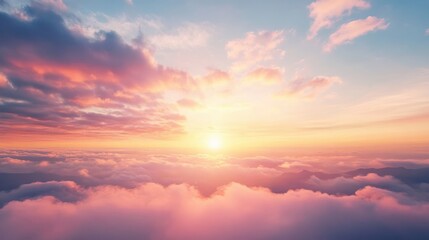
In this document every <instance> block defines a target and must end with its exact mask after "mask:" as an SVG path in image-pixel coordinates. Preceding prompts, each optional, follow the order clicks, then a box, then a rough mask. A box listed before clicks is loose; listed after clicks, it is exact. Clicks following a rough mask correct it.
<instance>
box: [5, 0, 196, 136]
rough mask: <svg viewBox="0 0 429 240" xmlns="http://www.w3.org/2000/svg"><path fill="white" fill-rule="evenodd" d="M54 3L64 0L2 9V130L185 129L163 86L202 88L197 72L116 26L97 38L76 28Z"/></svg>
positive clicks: (48, 133)
mask: <svg viewBox="0 0 429 240" xmlns="http://www.w3.org/2000/svg"><path fill="white" fill-rule="evenodd" d="M42 3H43V4H42ZM48 3H49V4H54V3H55V4H60V3H62V1H38V2H32V4H31V5H29V6H27V8H25V9H26V10H25V11H27V14H29V15H31V18H28V19H21V18H17V17H16V16H14V15H13V14H3V15H2V16H1V18H2V19H1V21H2V22H4V25H2V26H3V29H2V38H1V39H0V51H1V52H2V56H1V58H2V61H1V64H0V68H1V70H2V71H1V74H0V101H1V102H2V108H1V110H0V117H1V118H2V119H3V120H4V121H3V122H2V126H0V128H2V129H1V131H2V133H4V134H10V135H11V136H18V135H20V136H22V135H27V136H28V135H39V136H40V135H44V136H54V135H64V134H73V135H75V136H78V135H80V133H81V131H83V132H85V133H84V134H85V135H87V136H94V135H99V134H104V135H110V136H112V137H115V136H120V135H128V134H147V133H154V132H156V133H160V134H177V133H182V132H183V127H182V124H183V121H184V120H185V118H184V116H180V114H179V113H178V112H177V109H174V108H172V107H171V105H170V104H169V103H168V102H167V101H166V100H165V99H164V97H163V94H164V92H165V91H178V92H182V93H187V94H190V93H191V92H194V91H196V90H197V85H196V82H195V81H194V79H193V78H192V77H191V76H190V75H189V74H187V73H186V72H184V71H180V70H176V69H173V68H169V67H166V66H163V65H161V64H158V63H157V62H156V61H155V60H154V58H153V56H152V53H151V51H150V50H149V49H148V48H147V47H145V46H139V47H135V46H133V45H130V44H128V43H126V42H125V41H124V40H123V39H122V38H121V36H119V35H118V34H116V33H115V32H106V31H104V32H100V33H99V34H98V35H97V36H96V38H89V37H87V36H85V35H83V34H81V33H79V32H75V31H72V30H71V29H70V28H69V26H68V25H67V24H66V20H67V19H66V16H63V15H62V14H59V13H56V11H59V10H58V9H56V8H53V7H52V6H50V5H49V6H48V7H49V10H50V11H47V10H46V4H48ZM18 32H19V34H17V33H18ZM117 59H121V61H118V60H117ZM82 129H84V130H82Z"/></svg>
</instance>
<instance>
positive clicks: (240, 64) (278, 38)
mask: <svg viewBox="0 0 429 240" xmlns="http://www.w3.org/2000/svg"><path fill="white" fill-rule="evenodd" d="M283 41H284V32H283V31H259V32H248V33H246V36H245V37H244V38H241V39H234V40H231V41H229V42H228V43H227V44H226V46H225V48H226V51H227V55H228V58H229V59H231V60H233V66H232V70H233V71H236V72H241V71H244V70H247V69H249V68H251V67H254V66H255V65H257V64H258V63H260V62H265V61H268V60H271V59H274V58H276V57H282V56H283V55H284V54H285V52H284V51H283V50H282V49H280V44H282V43H283Z"/></svg>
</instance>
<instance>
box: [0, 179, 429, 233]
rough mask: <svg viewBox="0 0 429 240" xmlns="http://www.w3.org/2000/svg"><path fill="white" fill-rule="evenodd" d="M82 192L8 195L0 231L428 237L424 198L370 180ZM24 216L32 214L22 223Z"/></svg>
mask: <svg viewBox="0 0 429 240" xmlns="http://www.w3.org/2000/svg"><path fill="white" fill-rule="evenodd" d="M85 192H86V194H87V197H86V198H85V199H83V200H81V201H79V202H76V203H74V202H63V201H61V200H58V199H56V198H53V197H42V198H39V199H35V200H27V201H23V202H11V203H9V204H8V205H7V206H5V207H4V208H2V209H1V210H0V223H1V224H0V232H2V236H3V237H5V238H6V239H23V238H27V237H28V236H31V238H32V239H94V238H102V239H117V238H126V239H142V238H143V239H315V238H317V239H345V238H347V239H362V238H365V239H382V238H389V239H402V238H407V239H426V238H427V237H429V232H428V231H427V223H428V222H429V205H428V204H427V203H420V202H415V201H414V200H412V199H409V198H407V197H404V196H402V195H400V194H395V193H393V192H389V191H386V190H382V189H378V188H373V187H365V188H363V189H361V190H359V191H357V192H356V194H354V195H352V196H347V197H338V196H333V195H328V194H322V193H319V192H312V191H307V190H298V191H290V192H287V193H285V194H274V193H271V192H270V191H268V190H266V189H260V188H257V189H252V188H248V187H246V186H243V185H240V184H230V185H227V186H225V187H224V188H222V189H221V190H219V192H218V193H216V194H214V195H212V196H211V197H209V198H203V197H201V196H200V195H199V193H198V192H197V191H196V190H195V189H193V188H192V187H190V186H187V185H172V186H169V187H162V186H160V185H156V184H147V185H143V186H140V187H138V188H135V189H129V190H128V189H123V188H114V187H100V188H95V189H89V190H86V191H85ZM267 206H269V207H267ZM26 219H37V221H34V222H32V224H25V225H22V223H24V222H26ZM59 219H61V221H59ZM18 225H19V226H20V227H19V228H18V227H17V226H18ZM398 236H401V237H398Z"/></svg>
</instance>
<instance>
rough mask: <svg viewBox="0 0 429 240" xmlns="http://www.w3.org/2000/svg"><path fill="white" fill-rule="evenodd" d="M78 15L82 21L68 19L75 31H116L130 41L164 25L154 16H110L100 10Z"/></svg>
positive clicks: (86, 34) (85, 32) (91, 32)
mask: <svg viewBox="0 0 429 240" xmlns="http://www.w3.org/2000/svg"><path fill="white" fill-rule="evenodd" d="M78 16H79V18H80V19H82V21H77V22H76V21H69V22H67V21H66V23H67V24H68V25H69V26H70V28H71V29H73V30H74V31H77V32H81V33H82V34H84V35H85V36H87V37H94V36H96V35H97V33H98V32H99V31H115V32H116V33H118V34H119V35H120V36H121V37H122V38H124V39H125V40H126V41H127V42H129V43H132V42H133V40H136V38H138V37H139V35H140V34H141V31H145V30H159V29H161V28H162V27H163V23H162V21H161V20H160V19H159V18H157V17H152V16H151V17H148V16H143V17H142V16H138V17H133V18H132V17H129V16H127V15H119V16H109V15H107V14H103V13H99V12H92V13H89V14H86V15H83V14H78ZM140 37H141V36H140Z"/></svg>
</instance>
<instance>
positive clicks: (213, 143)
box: [207, 134, 223, 151]
mask: <svg viewBox="0 0 429 240" xmlns="http://www.w3.org/2000/svg"><path fill="white" fill-rule="evenodd" d="M222 145H223V144H222V138H221V137H220V136H219V135H217V134H212V135H210V136H209V138H208V140H207V147H208V148H209V149H210V150H213V151H217V150H219V149H221V148H222Z"/></svg>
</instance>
